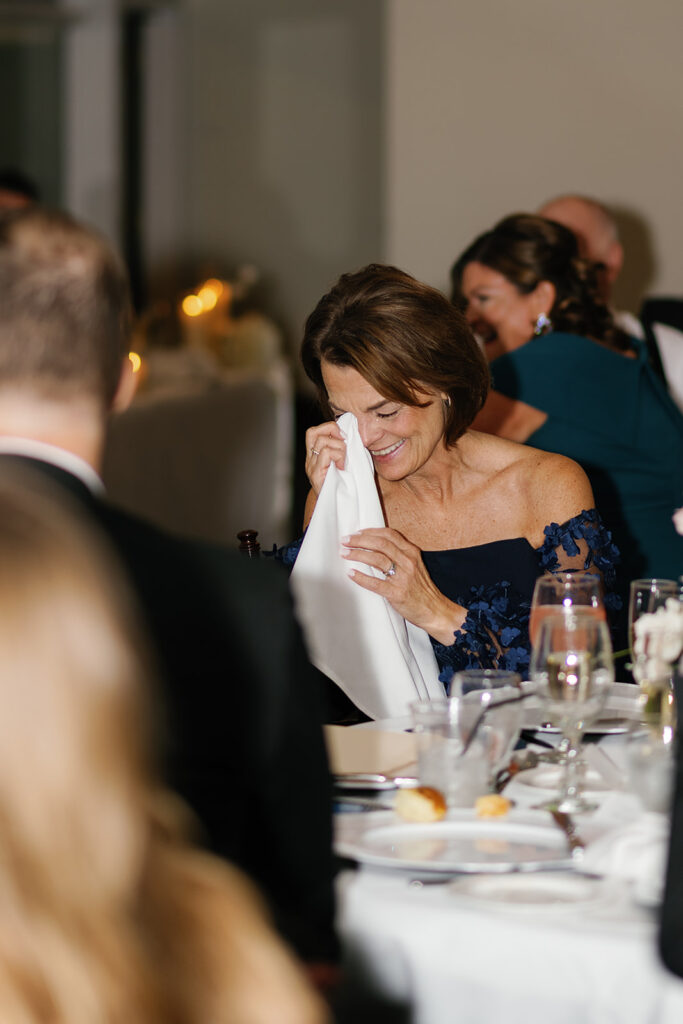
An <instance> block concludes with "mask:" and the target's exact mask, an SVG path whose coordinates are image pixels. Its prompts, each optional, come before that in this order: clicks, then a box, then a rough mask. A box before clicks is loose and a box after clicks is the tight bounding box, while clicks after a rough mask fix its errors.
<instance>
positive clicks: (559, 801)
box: [530, 606, 614, 814]
mask: <svg viewBox="0 0 683 1024" xmlns="http://www.w3.org/2000/svg"><path fill="white" fill-rule="evenodd" d="M530 674H531V680H532V682H533V683H534V685H535V689H536V693H537V696H538V698H539V700H540V702H541V705H542V706H543V708H544V710H545V712H546V714H547V715H548V717H549V719H550V720H551V721H552V722H553V724H554V725H556V726H557V727H558V728H559V729H561V731H562V734H563V737H564V740H565V742H566V756H565V759H564V762H563V764H564V778H563V787H562V792H561V793H560V794H559V796H558V797H557V798H556V799H555V800H553V801H552V802H551V803H550V804H548V805H546V806H547V808H548V809H549V810H559V811H564V812H566V813H568V814H574V813H576V812H580V811H589V810H593V809H594V807H595V804H592V803H589V802H588V801H587V800H586V799H585V798H584V797H583V796H582V795H581V783H580V774H579V772H578V770H577V755H578V747H579V744H580V741H581V737H582V735H583V733H584V731H585V730H586V727H587V726H588V725H590V724H591V722H594V721H595V719H596V718H597V717H598V715H599V714H600V712H601V710H602V708H603V706H604V704H605V701H606V699H607V695H608V692H609V688H610V686H611V685H612V683H613V682H614V665H613V662H612V643H611V640H610V635H609V629H608V627H607V623H606V622H604V621H603V620H601V619H599V618H597V617H596V616H595V614H594V612H593V610H592V608H590V607H588V608H582V607H578V606H575V607H571V608H569V609H567V610H566V611H565V612H564V613H559V614H557V615H548V616H547V617H546V618H545V619H544V620H543V622H542V623H541V624H540V626H539V630H538V636H537V638H536V643H535V645H534V647H533V649H532V652H531V665H530Z"/></svg>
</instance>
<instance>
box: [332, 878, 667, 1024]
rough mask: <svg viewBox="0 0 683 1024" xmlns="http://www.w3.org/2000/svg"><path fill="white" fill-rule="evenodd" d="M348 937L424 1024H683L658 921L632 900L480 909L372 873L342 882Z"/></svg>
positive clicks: (387, 989) (385, 986) (343, 929)
mask: <svg viewBox="0 0 683 1024" xmlns="http://www.w3.org/2000/svg"><path fill="white" fill-rule="evenodd" d="M339 902H340V913H339V929H340V933H341V935H342V938H343V941H344V942H345V943H347V944H348V945H349V947H350V948H352V949H354V950H355V951H356V952H357V953H359V954H360V956H361V957H362V959H363V960H364V962H365V963H366V965H367V966H368V967H369V968H370V971H371V974H372V976H373V977H374V980H375V981H376V983H377V984H378V986H379V987H380V989H381V990H382V991H383V992H384V993H385V994H386V995H388V996H392V997H395V998H397V999H404V1000H407V1001H409V1002H411V1003H412V1004H413V1006H414V1012H415V1017H414V1022H415V1024H453V1022H457V1024H498V1022H501V1024H535V1022H539V1024H541V1022H543V1024H548V1022H549V1021H550V1022H552V1024H578V1022H581V1024H612V1022H613V1024H630V1022H633V1024H646V1022H647V1024H681V1021H683V981H680V980H679V979H677V978H675V977H674V976H673V975H671V974H669V973H668V972H667V971H666V970H665V968H664V967H663V966H661V965H660V963H659V960H658V957H657V951H656V914H655V913H654V912H653V911H649V910H645V909H641V908H639V907H636V906H635V904H633V903H632V901H631V900H630V898H629V896H628V894H627V892H626V891H625V889H624V890H623V892H620V893H616V895H615V898H614V899H613V900H610V901H608V902H607V903H606V904H603V905H601V906H600V908H594V909H593V911H592V912H590V911H586V910H580V909H578V908H567V907H562V908H559V909H557V910H548V909H543V910H540V911H535V912H531V911H529V910H523V911H519V912H515V913H513V912H511V911H508V910H502V911H501V910H499V909H488V910H487V909H481V910H480V909H479V908H476V909H472V908H471V907H470V906H469V905H467V906H463V905H462V903H460V902H458V901H457V899H456V898H454V897H453V896H452V895H451V894H450V893H449V891H448V888H447V887H446V886H425V887H424V888H422V889H416V888H414V887H411V886H410V885H409V884H408V876H407V875H406V874H405V873H398V872H389V871H386V872H383V871H378V870H374V869H371V868H363V869H361V870H359V871H358V872H350V871H347V872H344V873H343V874H342V875H341V876H340V879H339Z"/></svg>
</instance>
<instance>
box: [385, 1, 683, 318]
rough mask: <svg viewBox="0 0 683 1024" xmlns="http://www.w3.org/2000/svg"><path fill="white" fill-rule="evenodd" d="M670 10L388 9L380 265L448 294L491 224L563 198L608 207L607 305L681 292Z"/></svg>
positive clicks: (678, 98)
mask: <svg viewBox="0 0 683 1024" xmlns="http://www.w3.org/2000/svg"><path fill="white" fill-rule="evenodd" d="M682 39H683V6H682V5H681V4H680V3H678V2H677V0H648V2H644V0H576V2H575V3H568V2H567V0H514V2H513V0H389V5H388V25H387V55H388V57H387V69H386V74H387V79H386V95H387V110H388V114H387V116H388V120H387V152H386V168H387V176H386V182H385V184H386V191H385V221H386V225H387V238H386V252H385V256H386V258H387V259H389V260H390V261H392V262H395V263H397V264H398V265H399V266H402V267H404V268H405V269H407V270H410V271H411V272H412V273H414V274H416V275H417V276H418V277H421V278H424V279H425V280H427V281H429V282H431V283H432V284H435V285H437V286H439V287H443V288H445V287H447V281H448V270H449V268H450V265H451V263H452V262H453V259H454V257H455V256H456V255H457V254H458V253H459V252H460V251H461V250H462V249H463V248H464V247H465V246H466V245H467V244H468V243H469V242H470V241H471V240H472V239H473V238H474V236H475V235H476V234H478V233H479V232H480V231H483V230H485V229H486V228H488V227H490V226H491V225H492V224H493V223H494V222H495V221H496V220H497V219H498V218H499V217H501V216H503V215H505V214H507V213H512V212H515V211H518V210H530V209H534V208H535V207H536V206H538V205H539V204H540V203H541V202H542V201H543V200H545V199H547V198H549V197H551V196H552V195H555V194H557V193H559V192H564V191H577V192H582V193H586V194H590V195H594V196H596V197H599V198H600V199H602V200H603V201H604V202H606V203H607V204H609V205H610V206H612V207H616V208H617V212H618V213H619V215H620V219H621V221H622V223H623V228H624V241H625V244H626V246H627V260H628V265H627V272H626V273H625V277H624V282H623V287H622V288H621V291H620V293H619V294H618V295H617V298H618V300H619V303H620V305H623V306H626V307H631V308H632V307H633V306H634V305H635V304H636V303H637V302H638V300H639V298H640V294H641V293H642V290H643V289H644V288H647V290H648V291H650V292H652V291H656V292H659V293H664V292H672V293H683V267H682V263H683V258H682V257H683V243H682V241H681V190H682V188H683V117H682V115H683V62H682V58H681V53H680V48H681V40H682Z"/></svg>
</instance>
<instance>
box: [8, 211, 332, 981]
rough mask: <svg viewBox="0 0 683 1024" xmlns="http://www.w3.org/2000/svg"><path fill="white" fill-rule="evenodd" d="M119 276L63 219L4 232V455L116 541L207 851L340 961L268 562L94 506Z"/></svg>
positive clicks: (174, 760)
mask: <svg viewBox="0 0 683 1024" xmlns="http://www.w3.org/2000/svg"><path fill="white" fill-rule="evenodd" d="M129 320H130V306H129V293H128V282H127V277H126V273H125V270H124V268H123V266H122V264H121V263H120V261H119V259H118V257H117V256H116V254H115V253H113V252H112V250H111V249H110V248H109V246H108V245H107V244H106V243H105V242H104V241H103V240H102V239H101V238H100V237H99V236H98V235H96V234H95V233H94V232H93V231H91V230H89V229H87V228H85V227H83V226H81V225H80V224H78V223H77V222H76V221H74V220H72V219H71V218H70V217H68V216H66V215H64V214H60V213H51V212H49V211H45V210H42V209H40V208H39V207H30V208H27V209H25V210H21V211H19V212H17V213H13V214H11V215H7V216H5V218H4V219H3V221H2V222H0V461H5V460H6V461H9V462H20V463H21V464H22V465H24V466H26V467H30V468H31V469H32V470H33V471H34V472H36V473H39V474H43V475H45V476H48V477H50V478H51V479H52V480H53V481H55V482H56V483H57V484H58V486H59V487H61V488H63V489H64V490H65V491H68V492H70V493H71V494H72V495H73V496H75V497H76V498H77V499H78V501H79V503H80V504H81V506H82V507H83V509H85V510H86V512H87V513H88V515H89V516H91V517H92V519H93V521H95V522H96V523H98V524H99V526H100V527H101V528H102V530H103V531H104V533H105V534H106V536H107V537H108V538H109V540H110V541H111V542H112V543H113V546H114V549H115V550H116V552H117V553H118V555H119V557H120V559H121V561H122V562H123V565H124V568H125V569H126V571H127V573H128V576H129V579H130V581H131V582H132V584H133V588H134V591H135V592H136V594H137V597H138V599H139V601H140V605H141V607H142V610H143V615H144V619H145V621H144V626H145V627H146V629H147V632H148V634H149V636H150V637H151V638H152V641H153V645H154V653H155V654H156V658H157V661H158V667H159V669H160V676H161V681H162V703H163V705H164V707H163V710H164V712H165V736H164V740H165V743H164V744H163V754H164V766H165V771H166V778H167V781H168V782H169V784H171V785H172V786H173V787H174V788H175V789H176V791H177V792H178V793H179V794H180V795H181V796H182V797H183V798H184V800H185V801H186V802H187V803H188V804H189V805H190V807H191V808H192V810H193V811H194V814H195V815H196V817H197V819H198V821H199V823H200V825H201V829H202V834H203V838H204V840H205V842H206V844H207V845H208V846H209V847H210V848H211V849H212V850H213V851H214V852H216V853H219V854H220V855H222V856H224V857H226V858H229V859H231V860H234V861H235V862H236V863H238V864H239V865H240V866H241V867H243V868H244V869H245V870H246V871H247V872H248V873H249V874H250V875H251V876H252V877H253V878H254V879H255V880H256V882H257V883H259V885H260V886H261V887H262V889H263V891H264V893H265V895H266V897H267V898H268V901H269V903H270V906H271V908H272V910H273V913H274V916H275V921H276V925H277V926H278V927H279V929H280V931H281V933H282V934H283V935H284V936H285V938H287V939H288V940H289V941H290V942H291V944H292V945H293V946H294V948H295V949H296V950H297V952H298V953H299V954H300V955H301V956H302V957H303V958H304V959H306V960H308V961H309V962H311V963H317V962H321V963H329V962H330V961H331V960H332V959H333V958H334V956H335V952H336V944H335V939H334V935H333V930H332V914H333V897H332V854H331V825H330V789H329V775H328V771H327V766H326V759H325V752H324V747H323V738H322V730H321V726H320V715H319V710H318V709H319V691H318V686H319V683H320V679H319V677H318V675H317V673H316V672H315V670H313V669H312V668H311V666H310V664H309V662H308V660H307V658H306V655H305V652H304V649H303V646H302V642H301V638H300V635H299V630H298V627H297V625H296V623H295V621H294V618H293V615H292V610H291V604H290V598H289V592H288V586H287V578H286V575H285V574H284V573H282V574H281V573H280V571H279V570H280V567H279V566H278V565H274V564H271V563H263V564H261V563H256V562H253V563H251V562H249V561H248V560H244V559H242V558H241V557H240V556H239V555H238V554H236V553H235V554H234V555H233V553H232V552H227V551H224V550H222V549H218V548H213V547H209V546H205V545H201V544H198V543H195V542H190V541H184V540H182V539H180V538H174V537H171V536H170V535H167V534H165V533H163V532H162V531H160V530H158V529H156V528H155V527H153V526H151V525H150V524H147V523H145V522H144V521H142V520H139V519H137V518H135V517H133V516H130V515H128V514H126V513H123V512H121V511H119V510H117V509H115V508H113V507H111V506H109V505H108V504H107V502H106V499H105V496H104V494H103V487H102V483H101V481H100V478H99V475H98V470H99V467H100V460H101V456H102V447H103V442H104V437H105V430H106V422H107V416H108V413H109V411H110V410H111V409H113V408H115V407H121V406H122V405H123V404H125V403H126V402H127V401H128V400H129V399H130V397H131V395H132V391H133V389H132V367H131V363H130V361H129V359H128V357H127V337H128V327H129Z"/></svg>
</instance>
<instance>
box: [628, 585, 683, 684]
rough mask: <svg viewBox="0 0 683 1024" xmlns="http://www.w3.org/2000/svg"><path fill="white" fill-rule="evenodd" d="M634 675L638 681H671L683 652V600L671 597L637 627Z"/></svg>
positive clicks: (634, 642)
mask: <svg viewBox="0 0 683 1024" xmlns="http://www.w3.org/2000/svg"><path fill="white" fill-rule="evenodd" d="M633 632H634V634H635V635H634V641H633V655H634V658H633V660H634V665H633V675H634V676H635V678H636V680H637V682H639V683H643V682H645V681H647V682H650V683H652V682H654V681H656V680H663V679H667V678H668V677H669V676H670V675H671V673H672V671H673V666H674V665H675V664H676V662H677V661H678V659H679V658H680V657H681V653H682V652H683V601H681V600H679V599H678V598H676V597H669V598H667V600H666V603H665V604H664V605H662V607H661V608H658V609H657V610H656V611H655V612H648V613H646V614H645V615H641V616H640V618H638V619H636V621H635V622H634V624H633Z"/></svg>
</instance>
